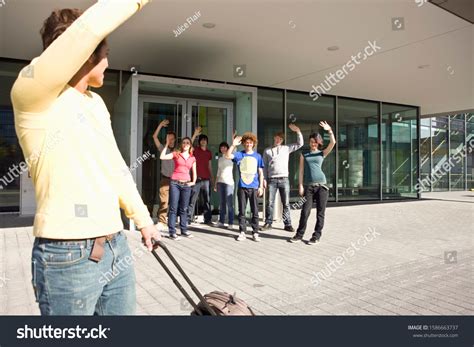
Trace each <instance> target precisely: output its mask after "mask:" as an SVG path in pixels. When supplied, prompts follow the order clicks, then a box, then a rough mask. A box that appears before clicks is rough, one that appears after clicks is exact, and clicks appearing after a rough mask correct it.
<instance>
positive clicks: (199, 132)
mask: <svg viewBox="0 0 474 347" xmlns="http://www.w3.org/2000/svg"><path fill="white" fill-rule="evenodd" d="M201 132H202V127H200V126H198V127H196V129H194V136H199V135H201Z"/></svg>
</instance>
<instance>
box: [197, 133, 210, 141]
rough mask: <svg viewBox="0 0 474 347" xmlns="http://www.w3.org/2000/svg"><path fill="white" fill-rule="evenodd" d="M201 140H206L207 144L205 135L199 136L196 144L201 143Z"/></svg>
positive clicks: (207, 139)
mask: <svg viewBox="0 0 474 347" xmlns="http://www.w3.org/2000/svg"><path fill="white" fill-rule="evenodd" d="M201 140H206V141H207V142H208V143H209V138H208V137H207V135H204V134H201V135H199V137H198V143H201Z"/></svg>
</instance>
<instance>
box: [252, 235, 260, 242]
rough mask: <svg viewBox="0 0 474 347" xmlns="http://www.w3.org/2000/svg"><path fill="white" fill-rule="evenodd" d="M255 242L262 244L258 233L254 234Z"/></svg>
mask: <svg viewBox="0 0 474 347" xmlns="http://www.w3.org/2000/svg"><path fill="white" fill-rule="evenodd" d="M253 240H254V241H255V242H260V235H258V233H254V234H253Z"/></svg>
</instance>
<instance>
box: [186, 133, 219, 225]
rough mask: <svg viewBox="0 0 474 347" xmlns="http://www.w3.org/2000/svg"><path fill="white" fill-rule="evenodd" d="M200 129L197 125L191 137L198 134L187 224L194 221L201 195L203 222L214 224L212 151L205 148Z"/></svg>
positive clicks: (203, 137)
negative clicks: (195, 169)
mask: <svg viewBox="0 0 474 347" xmlns="http://www.w3.org/2000/svg"><path fill="white" fill-rule="evenodd" d="M201 130H202V129H201V127H197V128H196V130H194V134H193V138H192V140H193V141H194V139H195V138H196V137H197V136H198V135H199V138H198V143H199V146H197V147H194V156H195V157H196V167H197V181H196V185H195V186H194V188H193V191H192V193H191V202H190V204H189V209H188V224H191V223H192V222H193V221H194V213H195V208H196V202H197V200H198V198H199V196H201V197H202V203H203V205H204V223H205V224H208V225H214V224H213V223H212V211H211V184H212V182H213V181H214V177H213V175H212V152H211V151H210V150H209V149H207V144H208V138H207V136H206V135H203V134H201Z"/></svg>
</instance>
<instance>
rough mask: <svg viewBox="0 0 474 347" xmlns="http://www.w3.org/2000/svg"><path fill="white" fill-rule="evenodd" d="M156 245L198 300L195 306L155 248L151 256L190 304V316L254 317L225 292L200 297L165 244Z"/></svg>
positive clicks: (240, 303)
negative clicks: (191, 308)
mask: <svg viewBox="0 0 474 347" xmlns="http://www.w3.org/2000/svg"><path fill="white" fill-rule="evenodd" d="M156 244H158V246H159V247H158V248H161V249H163V251H164V252H165V253H166V255H167V256H168V257H169V259H170V260H171V262H172V263H173V264H174V266H176V268H177V269H178V271H179V273H180V274H181V275H182V276H183V278H184V279H185V281H186V282H187V283H188V284H189V286H190V287H191V289H192V290H193V292H194V293H195V294H196V295H197V297H198V298H199V303H198V304H196V303H195V302H194V300H193V299H192V298H191V296H189V294H188V292H187V291H186V290H185V289H184V288H183V286H182V285H181V283H179V281H178V280H177V279H176V277H175V276H174V275H173V273H172V272H171V271H170V269H169V268H168V266H166V264H165V263H164V262H163V260H162V259H161V258H160V256H159V255H158V252H157V250H158V249H157V248H154V249H153V251H152V253H153V256H154V257H155V258H156V260H158V262H159V263H160V265H161V266H162V267H163V269H164V270H165V271H166V273H167V274H168V276H170V278H171V280H172V281H173V283H174V284H175V285H176V287H178V289H179V291H180V292H181V293H182V294H183V295H184V297H185V298H186V300H187V301H188V302H189V303H190V304H191V306H192V307H193V308H194V310H193V311H192V312H191V315H197V316H209V315H210V316H255V314H254V313H253V311H252V309H251V308H250V307H249V306H248V305H247V304H246V303H245V302H244V301H243V300H241V299H239V298H237V297H236V296H235V295H231V294H228V293H225V292H219V291H213V292H210V293H208V294H206V295H204V296H203V295H202V294H201V293H200V292H199V290H198V289H197V288H196V286H195V285H194V284H193V282H191V280H190V279H189V277H188V276H187V275H186V273H185V272H184V270H183V268H182V267H181V266H180V265H179V264H178V262H177V261H176V259H175V258H174V256H173V255H172V254H171V252H170V250H169V249H168V247H166V244H165V243H163V242H161V241H155V246H156Z"/></svg>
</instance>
